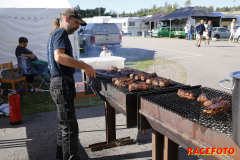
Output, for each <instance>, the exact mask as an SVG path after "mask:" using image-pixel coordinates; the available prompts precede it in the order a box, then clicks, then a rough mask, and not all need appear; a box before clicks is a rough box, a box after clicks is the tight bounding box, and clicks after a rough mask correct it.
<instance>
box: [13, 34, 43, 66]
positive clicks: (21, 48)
mask: <svg viewBox="0 0 240 160" xmlns="http://www.w3.org/2000/svg"><path fill="white" fill-rule="evenodd" d="M18 42H19V44H18V46H17V47H16V50H15V55H16V57H18V56H23V57H28V58H30V59H31V65H32V67H33V68H34V69H35V70H37V69H38V67H37V66H38V65H39V64H40V65H41V64H43V65H47V64H48V63H47V62H46V61H42V60H38V58H37V56H36V55H35V54H33V52H32V51H30V50H29V49H27V48H26V47H27V45H28V39H27V38H26V37H20V38H19V39H18Z"/></svg>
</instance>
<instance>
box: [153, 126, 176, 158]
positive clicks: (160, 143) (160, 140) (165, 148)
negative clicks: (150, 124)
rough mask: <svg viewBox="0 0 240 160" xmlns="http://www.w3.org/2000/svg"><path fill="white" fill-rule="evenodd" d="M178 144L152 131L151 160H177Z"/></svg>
mask: <svg viewBox="0 0 240 160" xmlns="http://www.w3.org/2000/svg"><path fill="white" fill-rule="evenodd" d="M178 147H179V146H178V144H177V143H175V142H173V141H172V140H170V139H168V138H167V137H166V136H164V135H162V134H161V133H159V132H157V131H156V130H154V129H152V159H153V160H178Z"/></svg>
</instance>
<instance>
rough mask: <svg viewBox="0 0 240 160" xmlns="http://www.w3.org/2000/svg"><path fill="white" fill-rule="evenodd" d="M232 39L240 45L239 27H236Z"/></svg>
mask: <svg viewBox="0 0 240 160" xmlns="http://www.w3.org/2000/svg"><path fill="white" fill-rule="evenodd" d="M234 39H236V40H237V42H238V43H240V27H239V26H238V27H237V29H236V30H235V33H234Z"/></svg>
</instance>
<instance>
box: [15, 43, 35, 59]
mask: <svg viewBox="0 0 240 160" xmlns="http://www.w3.org/2000/svg"><path fill="white" fill-rule="evenodd" d="M21 54H33V53H32V52H31V51H30V50H28V49H27V48H25V47H22V46H17V48H16V50H15V55H16V57H18V56H20V55H21Z"/></svg>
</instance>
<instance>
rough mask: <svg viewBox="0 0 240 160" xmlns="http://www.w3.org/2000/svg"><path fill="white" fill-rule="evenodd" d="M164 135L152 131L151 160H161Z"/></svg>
mask: <svg viewBox="0 0 240 160" xmlns="http://www.w3.org/2000/svg"><path fill="white" fill-rule="evenodd" d="M163 152H164V135H162V134H161V133H159V132H157V131H156V130H154V129H152V159H153V160H163Z"/></svg>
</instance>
